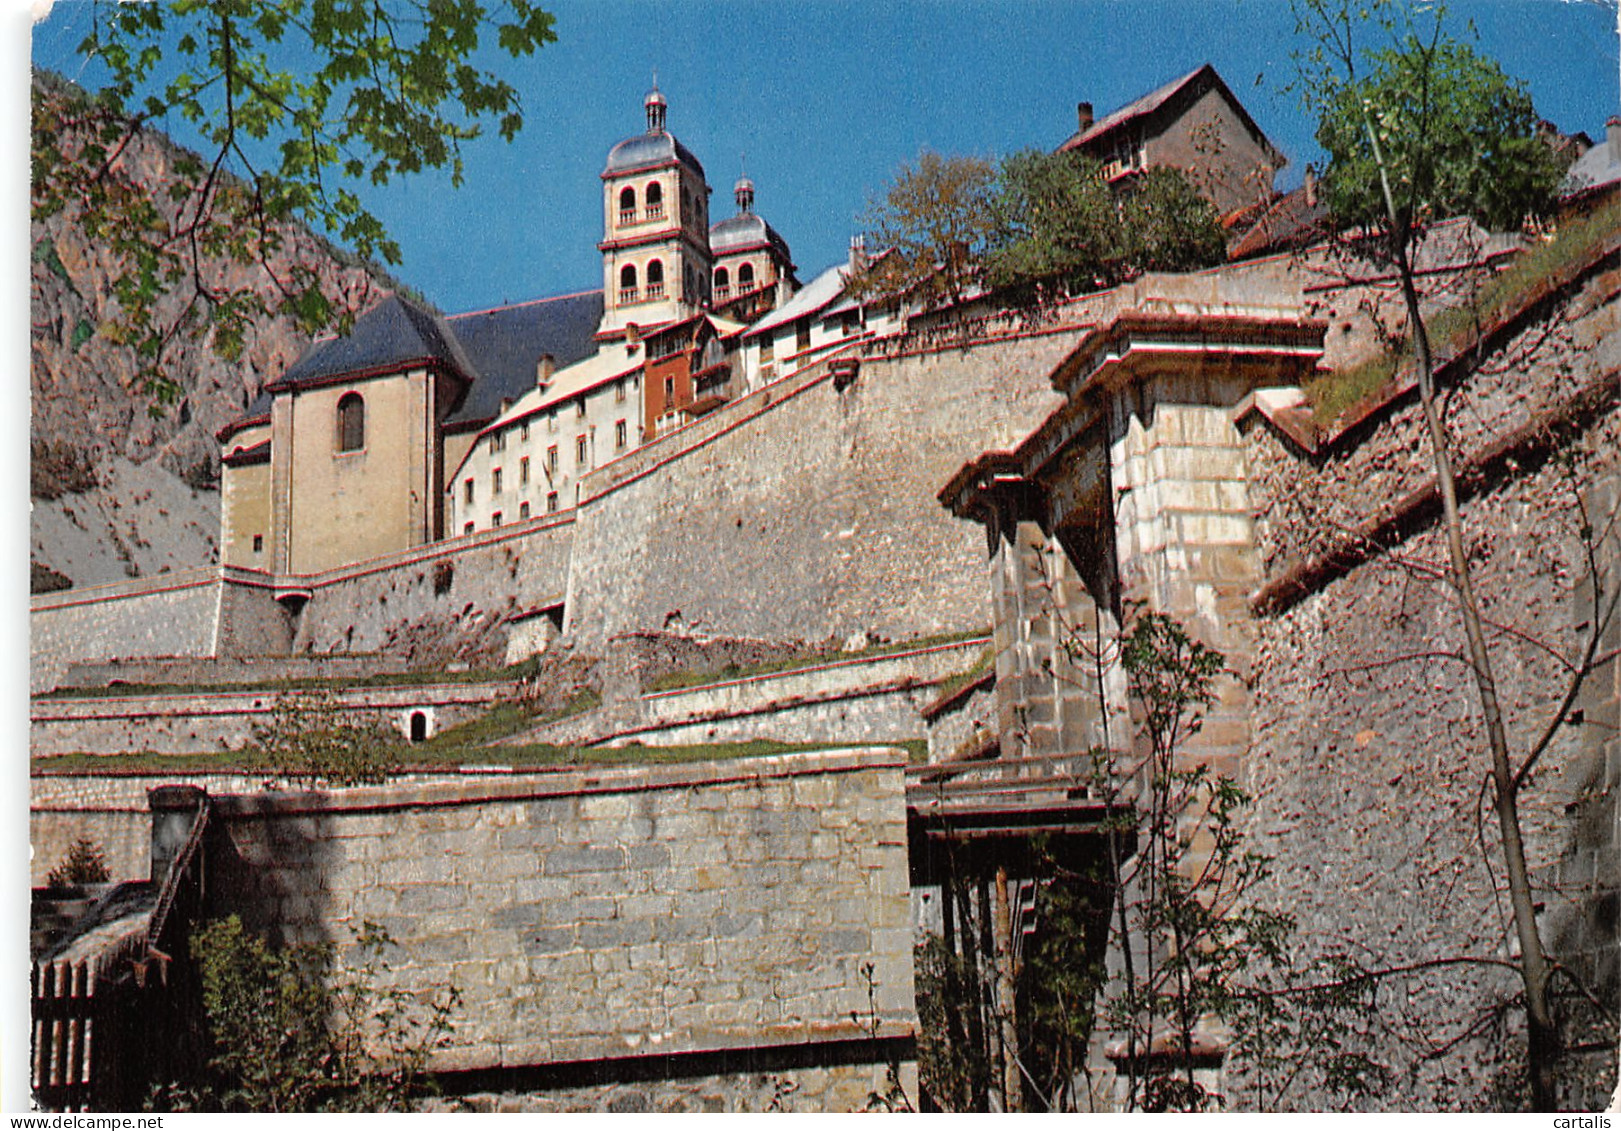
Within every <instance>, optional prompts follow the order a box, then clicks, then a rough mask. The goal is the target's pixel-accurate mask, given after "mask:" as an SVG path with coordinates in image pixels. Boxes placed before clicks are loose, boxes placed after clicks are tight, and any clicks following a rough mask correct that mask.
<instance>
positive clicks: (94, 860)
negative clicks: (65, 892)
mask: <svg viewBox="0 0 1621 1131" xmlns="http://www.w3.org/2000/svg"><path fill="white" fill-rule="evenodd" d="M110 879H112V874H111V873H110V872H108V871H107V854H106V853H105V852H103V851H102V848H101V845H99V844H97V843H96V842H95V841H93V840H91V839H90V838H89V837H80V838H79V839H78V840H76V841H74V842H73V844H72V845H71V846H70V847H69V848H68V851H67V855H66V856H64V857H62V861H61V863H59V864H58V865H57V866H56V867H54V868H52V869H51V873H50V875H49V876H47V877H46V878H45V883H46V885H47V886H49V887H53V888H65V887H76V886H77V885H79V884H104V883H106V882H107V881H108V880H110Z"/></svg>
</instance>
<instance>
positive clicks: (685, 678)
mask: <svg viewBox="0 0 1621 1131" xmlns="http://www.w3.org/2000/svg"><path fill="white" fill-rule="evenodd" d="M990 631H991V630H990V629H988V628H970V629H964V630H963V631H960V632H942V633H937V634H935V635H933V636H922V637H918V638H917V639H915V640H903V641H900V642H898V643H885V644H873V645H870V646H869V647H866V648H863V649H861V650H860V651H859V652H846V651H844V650H843V649H841V648H839V647H838V646H837V645H834V644H828V645H826V646H824V647H821V648H814V649H809V650H807V651H804V652H799V653H795V654H794V655H792V656H783V657H781V658H779V659H776V660H766V661H762V662H761V663H758V664H726V665H724V666H722V667H718V668H708V669H702V670H689V671H677V672H668V673H666V674H665V675H661V676H659V677H658V678H657V679H655V680H653V681H652V682H651V683H649V684H648V685H647V690H648V692H650V693H651V692H658V691H679V690H680V689H682V688H684V687H703V686H705V685H706V684H711V683H725V682H726V681H727V680H733V679H747V678H749V677H751V676H759V675H773V674H775V673H777V672H788V671H793V670H795V669H796V668H809V667H815V666H816V665H817V664H830V663H833V662H835V661H838V660H876V659H882V658H883V657H885V656H893V655H899V654H900V653H902V652H915V651H917V650H918V649H920V648H934V647H938V646H939V645H942V644H957V643H960V642H962V641H964V640H974V639H976V638H978V637H981V636H989V635H990Z"/></svg>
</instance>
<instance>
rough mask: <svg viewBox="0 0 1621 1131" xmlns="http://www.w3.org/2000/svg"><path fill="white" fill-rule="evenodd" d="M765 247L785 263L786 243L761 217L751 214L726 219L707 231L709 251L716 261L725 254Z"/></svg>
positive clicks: (786, 258)
mask: <svg viewBox="0 0 1621 1131" xmlns="http://www.w3.org/2000/svg"><path fill="white" fill-rule="evenodd" d="M767 246H768V247H770V248H771V249H772V250H773V251H775V252H776V253H777V254H779V255H781V256H782V258H783V260H784V261H785V262H786V261H787V260H788V259H789V258H790V257H789V255H788V241H787V240H785V239H783V238H782V236H780V235H778V234H777V230H776V229H775V228H773V227H772V226H771V225H770V224H767V223H766V222H765V219H764V218H763V217H761V216H758V215H756V214H755V213H753V212H742V213H739V214H738V215H736V216H730V217H727V218H726V219H725V220H722V221H721V222H720V223H718V224H714V225H711V226H710V229H709V250H710V252H711V253H712V254H713V255H714V256H715V257H716V258H717V259H718V258H720V257H721V256H722V255H725V254H726V253H727V252H731V251H742V250H744V249H746V248H751V247H767Z"/></svg>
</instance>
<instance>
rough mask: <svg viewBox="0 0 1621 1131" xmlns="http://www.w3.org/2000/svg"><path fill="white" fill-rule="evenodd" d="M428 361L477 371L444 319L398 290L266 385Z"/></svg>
mask: <svg viewBox="0 0 1621 1131" xmlns="http://www.w3.org/2000/svg"><path fill="white" fill-rule="evenodd" d="M427 361H437V362H439V363H441V364H442V365H445V366H447V367H448V368H450V369H451V370H452V371H454V372H456V373H459V374H461V375H462V376H463V377H465V378H467V379H469V380H471V379H472V378H473V377H474V376H475V374H476V370H475V369H474V368H473V366H472V364H471V362H469V361H468V360H467V356H466V354H465V353H464V352H463V351H462V348H461V344H460V343H459V342H457V341H456V337H455V335H454V334H452V333H451V332H450V330H449V328H448V327H447V326H446V325H445V322H444V319H442V318H440V317H439V316H438V315H437V314H433V313H430V312H429V311H426V310H424V309H423V308H422V307H420V306H418V305H417V304H416V303H414V302H411V301H410V300H408V299H405V298H401V297H400V296H399V295H389V296H388V297H387V298H385V299H384V300H383V301H382V302H380V303H378V304H377V305H376V306H374V307H372V308H371V309H370V310H368V311H367V312H366V313H364V314H362V315H361V316H360V317H359V318H357V319H355V324H354V326H353V327H351V328H350V331H349V333H347V334H345V335H342V336H341V337H335V338H328V339H326V340H325V341H320V342H316V343H315V344H314V345H313V346H311V347H310V348H309V349H308V350H306V351H305V352H304V356H302V357H300V358H299V359H298V360H297V361H295V362H293V364H292V365H290V366H288V367H287V371H286V372H285V373H283V374H282V375H281V376H280V377H279V378H278V379H277V380H275V381H273V382H271V384H270V385H269V386H268V387H269V388H270V389H271V390H272V391H274V390H278V389H288V388H296V387H298V386H300V385H315V384H320V383H322V382H324V381H326V380H328V379H330V378H338V377H342V376H345V375H348V374H358V373H384V372H387V371H388V370H390V369H396V368H399V367H401V366H404V365H409V364H412V363H417V362H427Z"/></svg>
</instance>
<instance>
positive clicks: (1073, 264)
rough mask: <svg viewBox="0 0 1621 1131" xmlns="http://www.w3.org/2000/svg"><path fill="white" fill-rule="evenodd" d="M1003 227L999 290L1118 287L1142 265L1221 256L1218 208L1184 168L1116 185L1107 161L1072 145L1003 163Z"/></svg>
mask: <svg viewBox="0 0 1621 1131" xmlns="http://www.w3.org/2000/svg"><path fill="white" fill-rule="evenodd" d="M994 212H995V215H996V220H997V230H996V233H995V237H994V240H993V248H992V250H991V252H990V254H989V257H988V264H987V266H988V269H989V276H990V281H991V283H992V284H993V285H994V286H998V287H1015V288H1030V287H1041V286H1056V287H1058V288H1060V289H1062V290H1065V291H1069V292H1075V291H1086V290H1096V289H1099V288H1102V287H1109V286H1114V285H1116V284H1118V283H1121V282H1123V281H1125V280H1126V279H1129V278H1130V277H1131V276H1133V275H1135V274H1137V273H1138V272H1140V271H1189V270H1197V269H1199V268H1202V267H1209V266H1212V265H1213V264H1216V263H1220V262H1221V261H1222V260H1223V259H1224V258H1225V255H1226V241H1225V238H1224V237H1223V235H1222V230H1221V224H1220V221H1219V219H1218V217H1217V216H1216V210H1215V207H1214V206H1213V205H1212V204H1211V203H1210V202H1209V201H1207V200H1206V199H1204V198H1203V197H1202V196H1200V195H1199V194H1198V192H1197V191H1195V189H1194V188H1193V186H1192V185H1191V184H1190V183H1189V182H1188V179H1187V177H1186V176H1185V175H1184V174H1183V173H1181V172H1180V171H1179V170H1176V169H1169V168H1158V169H1150V170H1148V171H1147V172H1146V173H1144V174H1142V175H1141V176H1138V177H1134V178H1132V181H1131V183H1130V184H1129V185H1128V186H1127V187H1126V188H1125V189H1124V190H1122V191H1116V189H1115V188H1114V187H1112V186H1111V185H1110V184H1109V183H1108V182H1107V181H1106V180H1105V179H1104V177H1103V172H1102V166H1101V165H1100V164H1099V163H1098V162H1097V161H1095V160H1093V159H1092V158H1090V157H1087V156H1085V155H1084V154H1081V153H1079V152H1076V151H1074V150H1070V151H1067V152H1058V153H1043V152H1040V151H1037V150H1026V151H1025V152H1022V153H1017V154H1014V155H1013V156H1012V157H1009V158H1008V159H1007V160H1006V161H1004V162H1003V163H1002V168H1001V174H1000V177H999V179H998V184H997V192H996V195H995V198H994Z"/></svg>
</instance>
